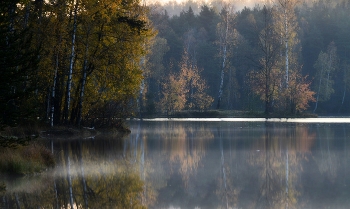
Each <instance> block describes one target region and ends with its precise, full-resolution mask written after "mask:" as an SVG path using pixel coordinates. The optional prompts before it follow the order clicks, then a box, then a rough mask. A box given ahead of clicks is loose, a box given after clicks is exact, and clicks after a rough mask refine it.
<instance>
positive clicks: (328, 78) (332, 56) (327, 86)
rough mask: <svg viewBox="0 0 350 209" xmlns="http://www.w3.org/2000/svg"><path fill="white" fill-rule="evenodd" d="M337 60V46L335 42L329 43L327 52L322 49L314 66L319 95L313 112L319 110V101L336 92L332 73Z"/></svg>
mask: <svg viewBox="0 0 350 209" xmlns="http://www.w3.org/2000/svg"><path fill="white" fill-rule="evenodd" d="M337 62H338V60H337V48H336V46H335V44H334V42H331V43H330V44H329V45H328V48H327V52H326V53H324V52H322V51H321V52H320V53H319V55H318V59H317V61H316V63H315V64H314V68H315V69H316V70H317V74H316V84H317V96H316V104H315V108H314V110H313V112H315V111H316V110H317V106H318V102H319V101H327V100H329V99H330V96H331V94H332V93H334V89H333V82H334V81H333V79H332V75H333V73H334V71H335V70H336V68H337Z"/></svg>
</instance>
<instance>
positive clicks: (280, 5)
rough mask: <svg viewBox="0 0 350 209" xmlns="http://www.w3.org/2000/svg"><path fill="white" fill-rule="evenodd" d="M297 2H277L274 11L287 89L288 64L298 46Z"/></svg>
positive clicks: (286, 0) (285, 0) (283, 0)
mask: <svg viewBox="0 0 350 209" xmlns="http://www.w3.org/2000/svg"><path fill="white" fill-rule="evenodd" d="M297 4H298V1H297V0H277V2H276V9H275V10H274V11H275V12H274V19H275V29H276V32H277V34H280V39H281V40H280V41H281V43H283V48H282V50H281V56H282V57H284V70H285V81H284V86H285V88H288V84H289V71H290V67H291V66H290V63H291V61H293V60H291V59H293V56H295V55H294V54H293V53H294V52H295V46H296V45H297V44H298V41H299V40H298V38H297V29H298V22H297V17H296V14H295V8H296V6H297Z"/></svg>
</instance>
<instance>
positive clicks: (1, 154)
mask: <svg viewBox="0 0 350 209" xmlns="http://www.w3.org/2000/svg"><path fill="white" fill-rule="evenodd" d="M39 132H40V129H39V128H38V127H36V126H27V127H20V128H5V129H4V130H3V131H1V133H0V173H6V174H12V175H26V174H33V173H40V172H42V171H44V170H46V169H47V168H49V167H51V166H53V165H54V164H55V161H54V157H53V155H52V153H51V152H50V150H49V149H47V148H46V147H45V146H44V145H43V144H42V143H41V142H40V140H38V139H37V138H38V136H39Z"/></svg>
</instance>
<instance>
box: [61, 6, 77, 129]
mask: <svg viewBox="0 0 350 209" xmlns="http://www.w3.org/2000/svg"><path fill="white" fill-rule="evenodd" d="M77 10H78V2H75V6H74V20H73V33H72V48H71V55H70V62H69V71H68V78H67V89H66V104H65V111H64V117H65V118H64V119H65V123H68V115H69V109H70V102H71V89H72V76H73V65H74V57H75V37H76V32H77Z"/></svg>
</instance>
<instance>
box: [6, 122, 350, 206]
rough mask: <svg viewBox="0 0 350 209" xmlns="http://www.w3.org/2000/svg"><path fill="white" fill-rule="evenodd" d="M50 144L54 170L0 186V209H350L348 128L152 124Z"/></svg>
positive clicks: (337, 125)
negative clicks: (2, 189) (2, 188)
mask: <svg viewBox="0 0 350 209" xmlns="http://www.w3.org/2000/svg"><path fill="white" fill-rule="evenodd" d="M128 124H129V125H130V128H131V131H132V132H131V134H130V135H127V136H124V137H122V138H121V137H119V136H115V135H107V134H101V135H98V136H96V137H90V138H85V139H83V138H81V139H75V138H68V139H65V138H47V139H45V140H46V141H47V146H48V147H50V149H51V150H52V152H53V153H54V155H55V157H56V160H57V165H56V167H55V168H54V169H52V170H49V171H47V172H46V173H44V174H41V175H32V176H25V177H20V178H11V177H4V179H3V181H4V182H5V184H6V186H7V191H6V192H5V193H3V194H1V193H0V197H1V200H0V208H4V209H6V208H157V209H158V208H164V209H175V208H176V209H177V208H179V209H180V208H181V209H187V208H189V209H190V208H193V209H199V208H201V209H203V208H210V209H212V208H215V209H217V208H232V209H240V208H242V209H246V208H266V209H274V208H310V209H311V208H315V209H316V208H317V209H321V208H332V209H334V208H349V207H350V175H349V174H350V141H349V140H350V120H349V119H347V118H333V119H323V118H319V119H274V120H268V121H266V120H265V119H192V120H185V119H174V120H168V119H153V120H143V121H138V120H131V121H128Z"/></svg>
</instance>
